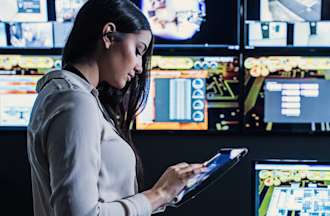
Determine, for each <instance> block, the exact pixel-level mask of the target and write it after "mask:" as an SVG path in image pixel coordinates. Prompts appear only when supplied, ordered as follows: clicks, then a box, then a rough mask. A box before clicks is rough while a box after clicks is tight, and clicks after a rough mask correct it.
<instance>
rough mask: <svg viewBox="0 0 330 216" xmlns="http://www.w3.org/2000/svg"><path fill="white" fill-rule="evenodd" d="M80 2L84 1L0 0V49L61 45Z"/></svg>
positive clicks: (58, 46) (49, 47) (60, 46)
mask: <svg viewBox="0 0 330 216" xmlns="http://www.w3.org/2000/svg"><path fill="white" fill-rule="evenodd" d="M84 2H86V0H65V1H64V0H55V1H47V0H3V1H2V2H1V5H2V6H1V7H0V48H19V49H22V48H32V49H44V48H46V49H51V48H62V47H63V46H64V44H65V40H66V38H67V36H68V34H69V32H70V30H71V28H72V23H73V20H74V17H75V15H76V14H77V12H78V10H79V9H80V7H81V6H82V4H83V3H84ZM47 3H48V4H47Z"/></svg>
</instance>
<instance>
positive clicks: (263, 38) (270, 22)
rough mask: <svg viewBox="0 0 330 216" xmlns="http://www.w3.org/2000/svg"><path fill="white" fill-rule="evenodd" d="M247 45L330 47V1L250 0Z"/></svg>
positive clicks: (248, 3)
mask: <svg viewBox="0 0 330 216" xmlns="http://www.w3.org/2000/svg"><path fill="white" fill-rule="evenodd" d="M246 1H247V7H246V21H245V24H246V26H245V28H246V32H245V46H246V47H247V48H253V47H330V39H329V37H328V36H327V35H329V34H330V10H329V9H330V8H329V6H330V1H329V0H303V1H299V0H246Z"/></svg>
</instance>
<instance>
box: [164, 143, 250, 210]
mask: <svg viewBox="0 0 330 216" xmlns="http://www.w3.org/2000/svg"><path fill="white" fill-rule="evenodd" d="M247 152H248V150H247V149H246V148H227V149H220V150H219V152H218V153H217V154H216V155H214V156H213V157H212V158H211V159H210V160H208V161H206V162H204V165H205V166H206V167H207V171H206V172H202V173H200V174H198V175H197V176H195V177H193V178H192V179H190V180H189V181H188V183H187V185H186V186H185V187H184V188H183V190H182V191H181V192H180V193H179V194H178V195H177V196H176V197H175V198H174V199H173V200H172V202H171V203H170V204H169V205H168V206H172V207H179V206H181V205H182V204H183V203H185V202H187V201H188V200H190V199H193V198H195V197H196V195H198V194H199V193H200V192H202V191H203V190H205V189H206V188H207V187H208V186H210V185H211V184H212V183H214V182H216V181H217V180H218V179H219V178H221V177H222V176H223V175H224V174H225V173H226V172H227V171H229V170H230V169H231V168H233V167H234V166H235V165H236V164H237V163H238V162H239V161H240V160H241V158H242V157H244V156H245V155H246V154H247Z"/></svg>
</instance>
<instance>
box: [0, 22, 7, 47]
mask: <svg viewBox="0 0 330 216" xmlns="http://www.w3.org/2000/svg"><path fill="white" fill-rule="evenodd" d="M6 46H7V33H6V25H5V23H1V22H0V47H6Z"/></svg>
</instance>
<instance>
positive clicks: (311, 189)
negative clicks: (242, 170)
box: [255, 164, 330, 216]
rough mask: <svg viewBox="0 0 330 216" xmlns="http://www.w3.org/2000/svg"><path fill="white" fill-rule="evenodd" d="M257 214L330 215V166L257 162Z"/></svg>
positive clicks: (259, 215)
mask: <svg viewBox="0 0 330 216" xmlns="http://www.w3.org/2000/svg"><path fill="white" fill-rule="evenodd" d="M255 194H256V203H255V204H256V216H274V215H276V216H288V215H290V216H291V215H295V216H297V215H300V216H305V215H306V216H311V215H330V196H329V194H330V166H329V165H327V166H326V165H288V164H283V165H267V164H257V165H256V191H255Z"/></svg>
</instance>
